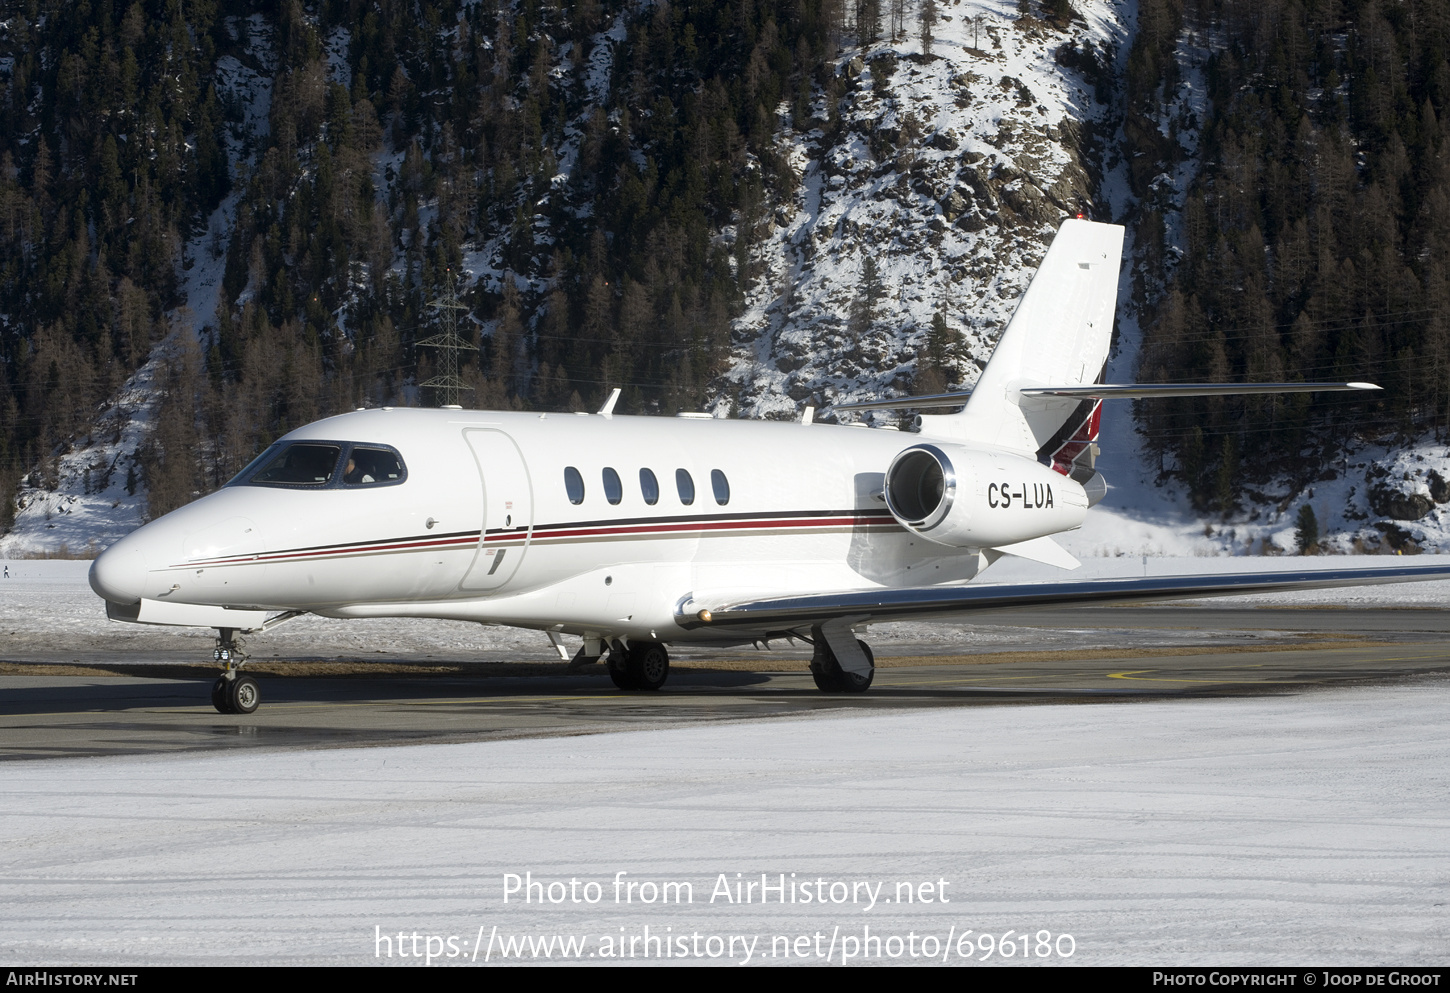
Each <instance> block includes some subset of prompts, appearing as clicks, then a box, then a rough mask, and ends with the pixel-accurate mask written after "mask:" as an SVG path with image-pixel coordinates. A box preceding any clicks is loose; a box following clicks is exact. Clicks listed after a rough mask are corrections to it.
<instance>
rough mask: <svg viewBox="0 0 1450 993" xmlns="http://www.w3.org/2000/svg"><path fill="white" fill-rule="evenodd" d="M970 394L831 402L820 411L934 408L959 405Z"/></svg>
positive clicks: (964, 392) (962, 403)
mask: <svg viewBox="0 0 1450 993" xmlns="http://www.w3.org/2000/svg"><path fill="white" fill-rule="evenodd" d="M971 395H972V391H971V390H961V391H959V392H956V393H932V394H930V395H929V396H919V397H900V398H898V399H896V400H861V401H859V402H857V403H833V404H831V405H830V406H829V407H826V408H824V409H823V410H822V411H821V413H826V412H827V411H837V410H903V409H906V408H910V409H913V410H936V409H938V408H941V407H961V406H964V405H965V404H966V402H967V398H968V397H970V396H971Z"/></svg>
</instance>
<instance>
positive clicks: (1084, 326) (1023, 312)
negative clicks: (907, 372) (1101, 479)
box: [933, 219, 1123, 481]
mask: <svg viewBox="0 0 1450 993" xmlns="http://www.w3.org/2000/svg"><path fill="white" fill-rule="evenodd" d="M1122 254H1123V229H1122V228H1121V227H1120V226H1118V225H1116V224H1096V223H1094V222H1092V221H1083V220H1076V219H1072V220H1067V221H1064V222H1063V223H1062V227H1060V228H1059V229H1058V231H1057V237H1056V238H1054V239H1053V241H1052V246H1051V247H1050V248H1048V250H1047V257H1046V258H1044V259H1043V260H1042V265H1040V266H1039V267H1038V269H1037V275H1035V276H1034V277H1033V278H1032V283H1031V284H1030V285H1029V286H1028V287H1027V292H1026V293H1025V294H1024V295H1023V297H1022V301H1021V302H1020V303H1019V304H1018V305H1017V311H1016V313H1014V314H1013V315H1012V320H1011V322H1010V323H1008V325H1007V330H1006V331H1004V332H1003V333H1002V338H1001V340H1000V341H998V342H997V348H996V350H995V351H994V352H993V353H992V358H991V361H989V362H988V363H987V367H986V368H985V369H983V370H982V375H981V378H980V379H979V380H978V381H977V385H976V386H975V387H974V388H973V390H972V395H971V399H969V400H968V401H967V406H966V409H965V410H963V411H962V412H961V413H960V414H953V415H950V416H948V417H944V418H942V420H943V421H955V422H956V423H954V424H952V425H951V433H952V434H953V435H956V436H958V437H965V438H967V439H970V440H972V441H977V442H981V443H983V444H988V445H995V446H998V447H1000V448H1005V449H1008V450H1011V451H1016V452H1021V453H1023V454H1026V455H1031V456H1032V457H1034V458H1036V459H1037V460H1038V461H1039V462H1042V463H1043V464H1044V465H1050V466H1052V467H1053V468H1054V469H1056V470H1057V471H1058V472H1061V473H1063V474H1064V475H1073V476H1074V477H1081V480H1086V479H1087V478H1089V477H1090V476H1091V475H1092V472H1093V469H1092V459H1093V456H1094V455H1095V454H1096V448H1095V446H1094V444H1093V443H1094V442H1095V441H1096V440H1097V434H1098V422H1099V419H1100V408H1101V406H1102V401H1101V400H1100V399H1097V398H1086V399H1078V398H1073V397H1051V396H1047V397H1044V396H1032V397H1028V396H1023V395H1022V394H1021V393H1019V392H1018V390H1020V389H1022V388H1024V387H1033V386H1044V385H1049V384H1054V385H1055V384H1059V383H1060V384H1062V385H1064V386H1069V385H1076V384H1079V383H1098V382H1101V381H1102V375H1103V369H1104V367H1105V365H1106V364H1107V360H1108V346H1109V345H1110V344H1111V343H1112V338H1113V312H1114V309H1115V305H1116V303H1117V298H1118V263H1119V260H1120V259H1121V258H1122ZM933 420H935V418H933ZM1081 480H1080V481H1081Z"/></svg>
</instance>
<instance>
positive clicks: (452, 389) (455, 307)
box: [418, 269, 478, 407]
mask: <svg viewBox="0 0 1450 993" xmlns="http://www.w3.org/2000/svg"><path fill="white" fill-rule="evenodd" d="M447 278H448V282H447V284H446V290H445V292H444V294H443V295H442V296H440V297H438V298H437V299H435V300H430V301H428V306H429V307H431V308H433V309H434V310H435V311H437V312H438V319H439V321H440V322H441V323H442V324H443V333H442V334H435V335H434V336H433V337H431V338H424V339H423V340H422V341H420V342H418V347H419V348H436V349H438V375H436V376H434V377H433V378H432V379H430V380H428V381H427V382H425V383H419V384H418V385H419V386H431V387H432V388H433V397H434V399H435V400H436V401H439V403H438V406H440V407H457V406H458V405H459V404H458V394H459V393H460V392H462V391H463V390H470V391H471V390H472V389H473V387H472V386H469V385H468V384H467V383H465V382H464V381H463V380H461V379H459V378H458V352H459V350H460V349H463V348H467V349H469V350H471V351H475V352H476V351H478V347H477V346H476V345H470V344H469V343H468V342H466V341H464V340H463V339H462V338H460V337H458V311H460V310H467V309H468V306H467V305H466V304H462V303H459V302H458V294H457V293H456V292H455V290H454V287H453V270H451V269H450V270H448V277H447Z"/></svg>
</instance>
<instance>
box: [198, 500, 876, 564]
mask: <svg viewBox="0 0 1450 993" xmlns="http://www.w3.org/2000/svg"><path fill="white" fill-rule="evenodd" d="M871 525H874V526H890V527H895V526H897V525H896V521H895V519H894V518H892V517H891V515H890V514H888V513H873V514H869V515H865V514H858V515H849V516H848V515H840V516H834V517H816V516H800V517H778V518H765V519H741V518H737V519H733V520H687V521H672V522H664V521H662V522H659V523H647V522H639V523H631V524H627V525H609V524H607V523H603V524H599V525H588V526H583V527H580V526H577V525H576V526H570V525H567V524H553V525H543V526H540V527H537V528H534V529H533V530H532V532H531V531H529V530H527V529H520V530H508V531H504V530H499V531H494V532H489V533H487V534H485V535H484V537H483V543H484V544H501V543H504V542H517V541H523V540H526V539H528V540H531V541H532V542H543V541H549V542H552V541H553V540H555V539H570V538H599V537H629V536H631V535H637V536H640V537H647V536H652V535H684V534H688V533H690V532H706V531H769V530H783V529H787V528H790V529H817V528H819V529H822V530H825V529H834V528H843V527H860V526H871ZM477 543H478V532H476V531H475V532H473V533H472V534H461V535H450V536H449V537H447V538H435V539H425V538H418V539H406V538H405V539H392V540H389V541H386V542H380V543H369V542H355V543H352V544H347V545H333V546H326V547H319V548H301V549H295V550H289V551H281V552H259V553H257V554H256V555H243V556H234V557H230V558H224V559H202V560H198V561H195V562H185V563H182V564H180V565H176V566H172V568H174V569H194V568H204V567H208V566H222V565H247V564H250V563H254V562H263V563H265V562H285V561H297V560H301V559H314V558H331V557H344V556H349V555H371V554H380V553H387V552H402V551H416V550H418V549H422V548H444V547H460V546H471V545H475V544H477Z"/></svg>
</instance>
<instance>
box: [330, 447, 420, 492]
mask: <svg viewBox="0 0 1450 993" xmlns="http://www.w3.org/2000/svg"><path fill="white" fill-rule="evenodd" d="M404 475H405V470H404V469H403V460H402V459H400V458H398V453H397V452H390V451H388V450H387V449H386V448H368V447H365V446H363V445H354V446H353V447H352V449H351V450H350V451H349V452H348V453H347V464H346V465H345V466H343V469H342V482H343V485H344V486H383V485H386V484H388V483H401V482H402V481H403V476H404Z"/></svg>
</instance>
